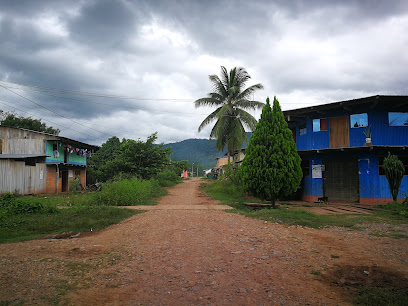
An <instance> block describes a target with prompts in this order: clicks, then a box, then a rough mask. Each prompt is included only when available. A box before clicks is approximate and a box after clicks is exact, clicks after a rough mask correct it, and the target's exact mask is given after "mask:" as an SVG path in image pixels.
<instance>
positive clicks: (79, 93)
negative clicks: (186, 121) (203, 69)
mask: <svg viewBox="0 0 408 306" xmlns="http://www.w3.org/2000/svg"><path fill="white" fill-rule="evenodd" d="M0 82H4V83H10V84H16V85H20V86H26V87H34V88H38V89H42V90H44V91H51V92H61V93H66V94H71V95H78V96H91V97H100V98H114V99H122V100H125V99H129V100H149V101H182V100H185V102H191V101H193V100H192V99H175V98H172V99H165V98H163V99H158V98H139V97H130V96H120V95H108V94H100V93H92V92H84V91H76V90H70V89H61V88H53V87H46V86H38V85H32V84H26V83H17V82H11V81H6V80H0ZM183 102H184V101H183Z"/></svg>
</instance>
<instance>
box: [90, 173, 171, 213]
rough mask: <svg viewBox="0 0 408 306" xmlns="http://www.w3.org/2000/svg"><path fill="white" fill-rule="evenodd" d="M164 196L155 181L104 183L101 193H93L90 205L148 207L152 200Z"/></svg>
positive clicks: (163, 191)
mask: <svg viewBox="0 0 408 306" xmlns="http://www.w3.org/2000/svg"><path fill="white" fill-rule="evenodd" d="M165 194H166V191H165V190H163V189H162V188H161V186H160V184H159V182H158V181H157V180H154V179H151V180H148V181H142V180H138V179H136V178H133V179H127V180H122V181H117V182H112V183H105V184H104V185H103V187H102V190H101V192H98V193H95V194H94V196H93V198H92V203H90V204H92V205H107V206H132V205H150V204H153V201H154V199H157V198H158V197H160V196H163V195H165Z"/></svg>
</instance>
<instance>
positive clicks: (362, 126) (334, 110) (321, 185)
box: [284, 96, 408, 204]
mask: <svg viewBox="0 0 408 306" xmlns="http://www.w3.org/2000/svg"><path fill="white" fill-rule="evenodd" d="M284 115H285V119H286V120H287V122H288V125H289V128H290V129H291V130H292V133H293V137H294V139H295V142H296V146H297V149H298V153H299V155H300V156H301V158H302V169H303V180H302V190H301V195H302V199H303V200H306V201H316V200H318V198H320V197H327V200H328V201H329V202H336V201H348V202H359V203H365V204H376V203H387V202H390V201H392V197H391V193H390V189H389V187H388V181H387V179H386V177H385V173H384V170H383V168H382V164H383V161H384V157H386V156H387V155H388V152H390V153H391V154H393V155H397V156H398V157H399V159H400V160H401V161H402V162H403V164H404V166H405V176H404V178H403V180H402V183H401V187H400V191H399V194H398V198H399V199H402V198H404V197H405V196H406V195H408V96H372V97H366V98H361V99H355V100H349V101H341V102H335V103H329V104H324V105H319V106H312V107H305V108H299V109H294V110H289V111H285V112H284ZM367 138H368V139H367Z"/></svg>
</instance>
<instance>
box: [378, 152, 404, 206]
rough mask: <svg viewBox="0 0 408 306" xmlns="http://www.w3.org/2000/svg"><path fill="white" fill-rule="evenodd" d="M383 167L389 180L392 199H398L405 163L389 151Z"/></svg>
mask: <svg viewBox="0 0 408 306" xmlns="http://www.w3.org/2000/svg"><path fill="white" fill-rule="evenodd" d="M383 168H384V171H385V177H386V178H387V180H388V185H389V186H390V191H391V195H392V199H393V200H394V201H397V196H398V191H399V188H400V186H401V181H402V178H403V176H404V173H405V168H404V164H403V163H402V162H401V161H400V160H399V159H398V157H397V156H395V155H391V153H390V152H388V156H387V157H386V158H384V163H383Z"/></svg>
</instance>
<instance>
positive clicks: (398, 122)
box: [388, 113, 408, 126]
mask: <svg viewBox="0 0 408 306" xmlns="http://www.w3.org/2000/svg"><path fill="white" fill-rule="evenodd" d="M388 121H389V123H390V126H403V125H405V126H408V113H388Z"/></svg>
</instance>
